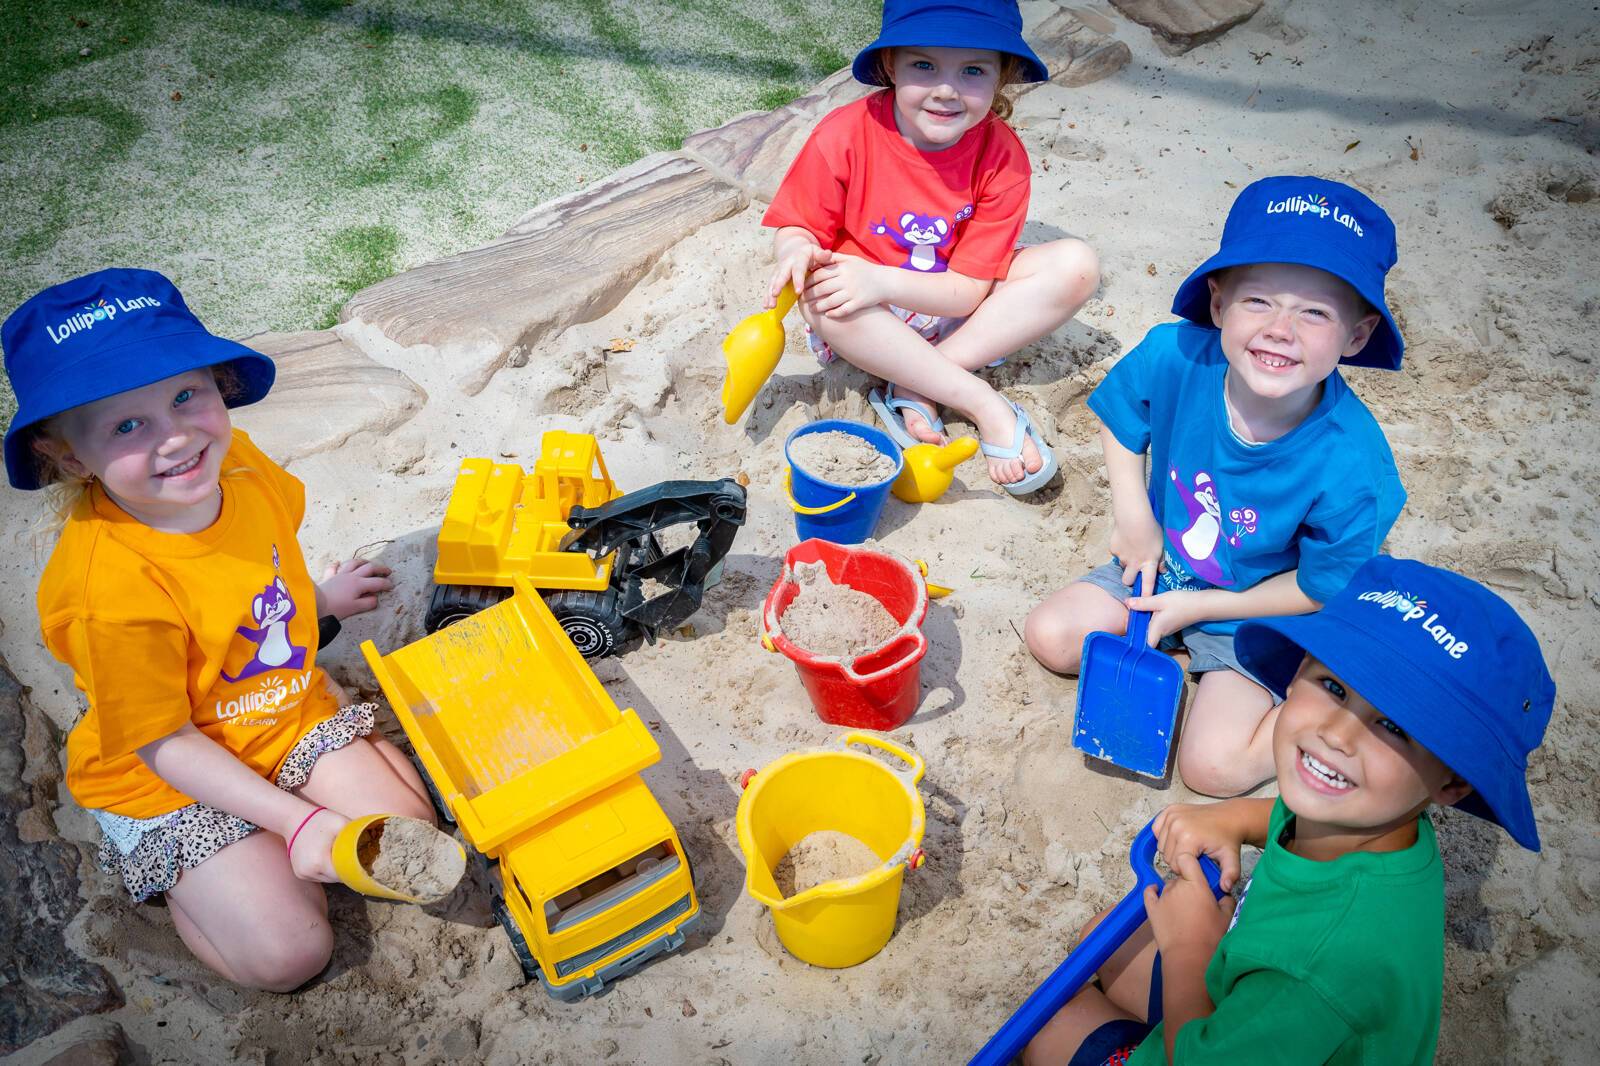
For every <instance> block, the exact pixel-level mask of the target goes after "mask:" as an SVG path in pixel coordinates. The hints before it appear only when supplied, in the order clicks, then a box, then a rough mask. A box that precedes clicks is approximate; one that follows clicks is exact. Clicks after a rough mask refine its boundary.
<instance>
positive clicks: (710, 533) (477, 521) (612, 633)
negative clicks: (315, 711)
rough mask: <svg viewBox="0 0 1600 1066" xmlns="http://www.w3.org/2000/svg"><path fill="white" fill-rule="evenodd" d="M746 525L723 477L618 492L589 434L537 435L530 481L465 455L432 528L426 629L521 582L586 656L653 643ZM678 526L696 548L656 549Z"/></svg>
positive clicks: (736, 490) (683, 615) (697, 593)
mask: <svg viewBox="0 0 1600 1066" xmlns="http://www.w3.org/2000/svg"><path fill="white" fill-rule="evenodd" d="M744 519H745V491H744V489H743V488H741V487H740V486H739V484H738V483H737V482H735V481H734V480H733V479H731V478H723V479H721V480H719V481H663V482H661V483H660V484H658V485H652V486H651V487H649V488H646V489H640V490H639V491H637V492H630V493H626V494H625V493H623V492H622V491H621V490H620V489H618V488H617V486H616V483H615V482H613V481H612V480H611V474H610V473H609V472H608V471H607V470H606V464H605V460H604V459H603V458H602V457H601V455H600V445H599V442H597V441H596V440H595V438H594V437H593V436H591V435H589V434H587V433H567V432H564V431H562V430H551V431H549V432H547V433H545V435H544V437H543V439H542V440H541V441H540V449H539V459H538V461H537V462H536V463H535V464H534V468H533V472H532V473H531V474H527V473H524V472H523V470H522V468H521V467H519V466H517V465H516V464H514V463H496V462H493V461H491V460H489V459H465V460H463V461H462V463H461V469H460V471H459V472H458V473H457V475H456V481H455V486H454V488H452V490H451V492H450V502H449V504H448V505H446V507H445V513H444V520H443V522H442V523H441V524H440V526H439V557H438V561H437V562H436V563H435V565H434V568H433V580H434V584H435V586H436V587H435V589H434V592H433V598H432V600H431V602H430V603H429V605H428V614H427V619H426V627H427V630H428V632H430V633H432V632H436V631H437V630H439V629H442V628H444V627H445V626H448V625H452V624H454V623H456V622H459V621H461V620H462V619H463V618H466V617H469V616H470V615H473V614H475V613H477V612H478V611H481V610H483V609H484V608H486V607H489V606H492V605H493V604H496V603H499V602H500V601H501V600H503V599H505V598H506V597H507V596H509V595H510V594H511V586H512V582H513V580H514V579H515V578H516V577H517V576H518V575H522V576H524V577H526V578H528V580H529V582H530V584H532V586H533V587H534V588H537V589H538V590H539V591H540V593H541V595H542V596H543V597H544V601H545V604H546V605H547V606H548V607H549V608H550V610H551V612H552V613H553V614H554V615H555V617H556V619H557V620H558V621H559V622H560V623H561V627H562V628H563V629H564V630H566V633H567V636H568V637H570V638H571V639H572V642H573V644H574V645H576V646H577V648H578V651H579V652H581V653H582V654H583V656H584V658H587V659H596V658H600V657H602V656H606V655H610V654H612V653H614V652H617V651H620V650H624V649H625V648H627V647H629V646H631V644H632V643H633V642H635V641H636V640H637V639H638V638H640V637H643V638H644V639H646V640H650V641H653V640H654V639H655V635H656V633H657V632H659V631H661V630H663V629H671V628H673V627H675V626H678V625H681V624H682V623H683V622H684V621H685V620H686V619H687V618H688V617H689V616H690V615H691V614H693V613H694V612H695V610H696V609H698V608H699V606H700V600H701V597H702V596H703V595H704V594H705V589H706V588H707V587H708V586H709V585H714V584H716V582H717V580H718V578H720V576H721V573H722V561H723V559H724V557H726V555H727V554H728V549H729V548H730V547H732V545H733V538H734V534H736V533H737V532H738V530H739V527H740V526H741V525H743V524H744ZM683 526H692V527H693V528H694V530H695V531H696V532H697V534H698V535H697V536H695V537H694V539H693V540H692V542H691V543H687V544H679V545H678V546H677V547H676V548H673V549H670V550H669V549H668V548H667V547H665V546H663V544H662V537H663V536H667V537H668V538H669V539H670V538H671V537H672V535H673V534H682V533H684V532H686V531H685V530H682V529H678V528H676V527H683ZM677 539H679V540H683V539H687V538H686V537H682V536H679V537H678V538H677Z"/></svg>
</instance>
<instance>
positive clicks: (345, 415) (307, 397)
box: [233, 330, 428, 463]
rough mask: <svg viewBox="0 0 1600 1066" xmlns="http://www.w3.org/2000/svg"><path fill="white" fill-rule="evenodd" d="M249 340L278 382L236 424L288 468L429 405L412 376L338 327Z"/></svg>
mask: <svg viewBox="0 0 1600 1066" xmlns="http://www.w3.org/2000/svg"><path fill="white" fill-rule="evenodd" d="M241 343H243V344H247V345H249V346H250V347H252V348H254V349H256V351H258V352H262V353H264V354H266V355H270V356H271V357H272V358H273V360H274V361H275V362H276V363H277V364H278V379H277V381H276V382H274V384H273V386H272V391H271V392H270V393H268V394H267V398H266V399H265V400H262V401H261V402H260V403H258V404H252V405H251V406H249V407H241V408H239V409H237V410H236V411H235V412H234V413H233V419H234V421H235V422H236V423H237V424H238V425H239V426H240V427H241V428H242V429H243V430H244V431H245V432H246V433H249V434H250V438H251V439H252V440H254V441H255V442H256V444H257V446H259V447H260V448H261V450H262V451H264V452H266V453H267V454H268V455H270V456H272V458H273V459H275V460H277V461H278V462H280V463H288V462H293V461H294V460H296V459H303V458H305V457H306V456H308V455H315V454H316V453H317V452H324V451H327V450H329V449H330V448H337V447H339V446H340V445H341V444H343V443H344V442H345V441H347V440H349V439H350V438H351V437H352V436H354V435H355V434H357V433H361V432H374V433H384V432H387V431H389V430H391V429H394V428H395V427H396V426H399V425H401V424H402V423H404V422H405V421H406V420H408V419H409V418H411V416H412V415H414V414H416V413H417V411H419V410H421V408H422V405H423V404H425V403H427V401H428V395H427V393H425V392H423V391H422V390H421V389H420V388H418V387H417V386H416V384H415V383H414V382H412V381H411V379H410V378H408V377H406V376H405V375H404V374H402V373H400V371H398V370H394V369H391V368H389V367H386V366H383V365H382V364H381V363H377V362H374V361H373V360H372V359H370V358H368V357H367V356H366V355H365V354H363V353H362V352H361V351H360V350H359V349H357V348H356V347H355V346H354V345H351V344H349V343H347V342H345V341H344V340H343V339H342V338H340V336H339V335H338V334H336V333H334V332H333V331H332V330H316V331H314V332H307V333H258V334H256V335H255V336H252V337H246V338H245V339H244V340H243V341H242V342H241Z"/></svg>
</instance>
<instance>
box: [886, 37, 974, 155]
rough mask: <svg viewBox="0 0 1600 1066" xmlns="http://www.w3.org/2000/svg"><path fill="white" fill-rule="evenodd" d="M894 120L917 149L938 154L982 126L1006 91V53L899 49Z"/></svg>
mask: <svg viewBox="0 0 1600 1066" xmlns="http://www.w3.org/2000/svg"><path fill="white" fill-rule="evenodd" d="M889 74H890V79H891V80H892V81H893V82H894V118H895V125H896V126H897V127H898V128H899V130H900V135H901V136H902V137H904V138H905V139H906V140H907V141H908V142H910V144H911V146H912V147H913V148H916V149H917V150H918V151H923V152H938V151H941V150H943V149H945V148H949V147H951V146H953V145H954V144H955V143H956V142H957V141H959V140H961V137H962V135H963V134H964V133H966V132H967V131H968V130H970V129H971V128H972V127H974V126H976V125H977V124H978V123H979V122H982V121H983V119H984V116H986V115H987V114H988V113H989V106H990V105H991V104H993V103H994V95H995V92H996V91H997V90H998V89H999V87H1000V53H999V52H991V51H985V50H982V49H971V48H931V47H929V48H923V47H917V48H896V49H894V50H893V55H892V56H891V57H890V61H889Z"/></svg>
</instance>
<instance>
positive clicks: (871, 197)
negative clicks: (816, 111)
mask: <svg viewBox="0 0 1600 1066" xmlns="http://www.w3.org/2000/svg"><path fill="white" fill-rule="evenodd" d="M1031 178H1032V168H1031V166H1030V164H1029V163H1028V152H1027V149H1025V148H1023V147H1022V142H1021V141H1020V140H1018V139H1017V135H1016V133H1015V132H1013V131H1012V129H1011V127H1010V126H1007V125H1006V124H1005V123H1004V122H1001V121H1000V120H999V119H998V118H996V117H995V116H994V115H992V114H991V115H985V116H984V118H983V119H982V120H981V121H980V122H979V123H978V124H977V125H976V126H974V127H972V128H971V129H970V130H968V131H967V132H966V133H965V134H963V135H962V138H961V140H959V141H957V142H956V143H955V144H954V145H952V146H951V147H949V148H946V149H944V150H943V151H939V152H919V151H918V150H917V149H915V148H913V147H912V146H911V145H910V144H908V143H906V140H905V138H904V137H902V136H900V131H899V129H898V128H897V127H896V126H895V121H894V92H893V90H889V89H885V90H883V91H882V92H876V93H873V94H872V95H871V96H867V97H864V98H863V99H860V100H857V101H856V102H854V103H851V104H846V105H845V106H843V107H841V108H837V109H835V110H834V111H831V112H829V113H828V114H827V115H826V116H825V117H824V118H823V119H822V121H821V122H819V123H817V128H816V129H815V130H813V131H812V133H811V137H810V139H809V140H807V141H806V143H805V146H804V147H802V148H801V149H800V154H799V155H798V156H796V157H795V161H794V163H793V164H791V165H790V167H789V172H788V173H787V174H785V175H784V177H783V183H782V184H781V185H779V186H778V194H777V195H776V196H775V197H773V200H772V205H771V206H770V207H768V208H767V213H766V214H765V215H764V216H763V217H762V219H761V224H762V225H763V226H773V227H781V226H800V227H802V228H804V229H806V230H809V231H810V233H811V235H812V236H813V237H815V238H816V239H817V243H819V244H821V245H822V247H824V248H826V249H829V250H830V251H836V252H844V253H846V254H848V255H859V256H861V257H862V258H864V259H868V260H870V261H872V262H874V263H877V264H879V265H881V266H898V267H904V268H905V269H907V270H917V271H925V272H928V273H936V272H938V271H942V270H953V271H955V272H956V273H958V274H965V275H966V276H967V277H971V278H979V279H981V280H984V281H989V280H992V279H995V278H1004V277H1005V276H1006V271H1007V270H1008V269H1009V268H1010V266H1011V255H1012V252H1014V251H1015V250H1016V244H1017V238H1018V237H1019V236H1020V235H1021V234H1022V224H1023V222H1025V221H1026V220H1027V215H1028V191H1029V184H1030V181H1031Z"/></svg>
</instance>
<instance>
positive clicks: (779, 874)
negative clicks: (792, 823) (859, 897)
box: [772, 829, 883, 897]
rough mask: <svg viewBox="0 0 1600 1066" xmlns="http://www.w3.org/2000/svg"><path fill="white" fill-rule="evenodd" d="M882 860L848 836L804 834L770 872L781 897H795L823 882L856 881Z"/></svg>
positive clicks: (830, 832)
mask: <svg viewBox="0 0 1600 1066" xmlns="http://www.w3.org/2000/svg"><path fill="white" fill-rule="evenodd" d="M882 863H883V860H882V859H880V858H878V854H877V852H875V851H873V850H872V849H871V848H869V847H867V846H866V845H865V844H863V843H862V842H861V841H860V840H857V839H856V838H855V837H853V836H851V835H850V834H849V833H840V832H838V831H837V830H833V829H819V830H818V831H817V832H815V833H811V834H808V835H807V836H806V837H805V838H804V839H803V840H801V841H800V842H799V843H798V844H796V845H795V846H794V847H792V848H790V849H789V851H788V853H787V854H785V855H784V857H783V858H782V859H780V860H778V865H776V866H774V867H773V868H772V879H773V880H774V881H776V882H777V884H778V891H779V892H781V893H783V895H784V896H785V897H789V896H797V895H799V894H800V893H802V892H804V891H806V890H807V889H811V888H816V887H817V886H818V885H820V884H822V883H823V882H825V881H838V880H843V879H844V878H848V877H860V876H861V875H862V874H864V873H870V872H871V871H873V870H876V869H877V868H878V867H879V866H880V865H881V864H882Z"/></svg>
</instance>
